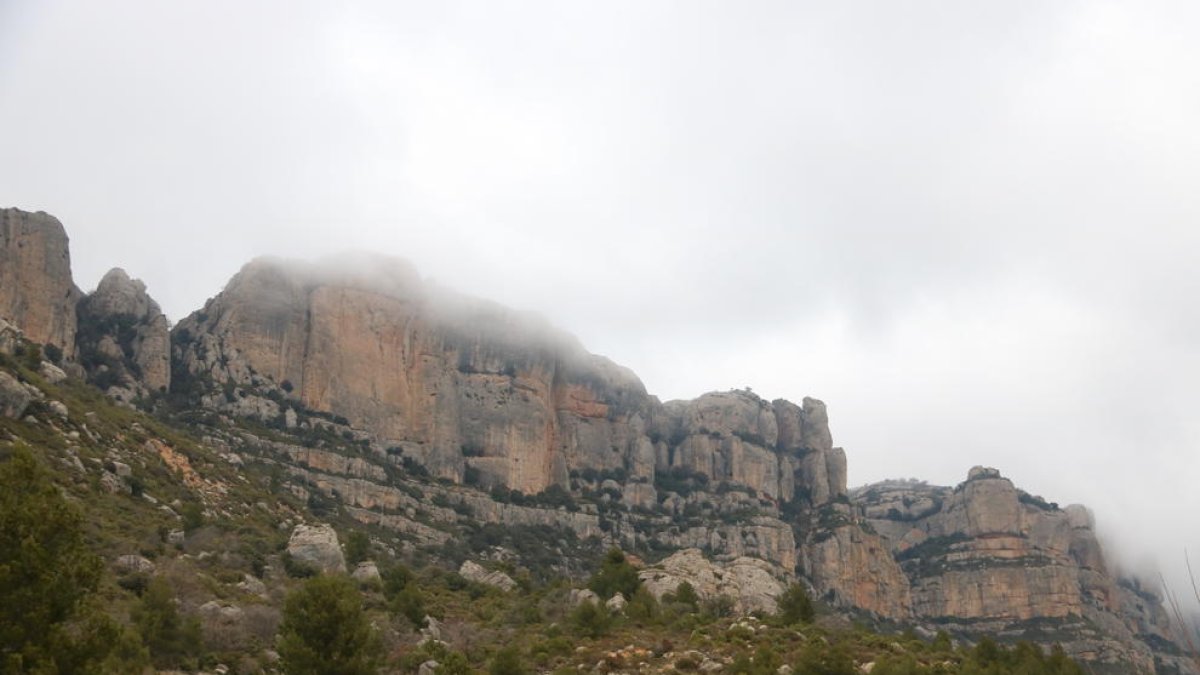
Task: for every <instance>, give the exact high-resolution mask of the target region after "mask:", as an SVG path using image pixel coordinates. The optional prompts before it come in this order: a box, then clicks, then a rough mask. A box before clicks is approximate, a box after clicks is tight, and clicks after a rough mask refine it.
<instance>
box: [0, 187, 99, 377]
mask: <svg viewBox="0 0 1200 675" xmlns="http://www.w3.org/2000/svg"><path fill="white" fill-rule="evenodd" d="M80 297H82V293H80V292H79V289H78V288H76V287H75V282H74V281H73V280H72V278H71V254H70V251H69V250H68V245H67V232H66V230H64V229H63V226H62V223H60V222H58V219H57V218H55V217H54V216H51V215H49V214H47V213H43V212H41V211H38V212H37V213H30V212H28V211H22V210H20V209H0V319H5V320H7V321H9V322H11V323H13V324H15V325H16V326H17V327H18V328H20V329H21V331H22V332H23V333H24V334H25V338H26V339H28V340H29V341H31V342H34V343H37V344H50V345H54V346H55V347H57V348H58V349H61V350H62V353H63V356H64V357H65V358H67V359H71V358H73V357H74V354H75V326H76V320H75V305H76V304H77V303H78V302H79V299H80Z"/></svg>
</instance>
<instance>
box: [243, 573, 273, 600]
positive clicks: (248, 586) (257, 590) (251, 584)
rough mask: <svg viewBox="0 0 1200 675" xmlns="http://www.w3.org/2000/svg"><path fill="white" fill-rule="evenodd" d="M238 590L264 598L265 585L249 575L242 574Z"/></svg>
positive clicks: (265, 592)
mask: <svg viewBox="0 0 1200 675" xmlns="http://www.w3.org/2000/svg"><path fill="white" fill-rule="evenodd" d="M237 586H238V588H240V589H242V590H243V591H245V592H247V593H250V594H252V595H257V596H260V597H266V595H267V585H266V584H264V583H263V582H262V580H261V579H259V578H258V577H255V576H253V575H250V574H243V575H242V580H241V581H239V582H238V585H237Z"/></svg>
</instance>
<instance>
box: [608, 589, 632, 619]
mask: <svg viewBox="0 0 1200 675" xmlns="http://www.w3.org/2000/svg"><path fill="white" fill-rule="evenodd" d="M628 604H629V602H628V601H627V600H625V596H624V595H621V594H620V593H617V594H616V595H614V596H612V597H611V598H609V599H608V602H606V603H604V606H605V607H607V608H608V611H610V612H613V613H615V614H621V613H623V612H624V611H625V605H628Z"/></svg>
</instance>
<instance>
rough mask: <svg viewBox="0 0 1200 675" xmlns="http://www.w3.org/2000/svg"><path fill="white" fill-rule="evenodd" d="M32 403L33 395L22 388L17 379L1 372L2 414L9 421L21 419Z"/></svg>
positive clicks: (0, 403)
mask: <svg viewBox="0 0 1200 675" xmlns="http://www.w3.org/2000/svg"><path fill="white" fill-rule="evenodd" d="M32 402H33V394H31V393H29V390H28V389H26V388H25V387H23V386H21V383H20V382H18V381H17V378H15V377H13V376H12V375H9V374H8V373H5V372H0V414H2V415H4V416H5V417H7V418H9V419H20V418H21V416H22V415H24V414H25V409H26V408H28V407H29V404H30V403H32Z"/></svg>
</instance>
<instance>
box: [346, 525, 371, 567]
mask: <svg viewBox="0 0 1200 675" xmlns="http://www.w3.org/2000/svg"><path fill="white" fill-rule="evenodd" d="M370 556H371V538H370V537H368V536H367V533H366V532H363V531H362V530H354V531H353V532H351V533H350V534H349V536H347V537H346V562H347V563H349V564H350V565H352V566H353V565H357V564H358V563H360V562H362V561H364V560H366V559H367V558H369V557H370Z"/></svg>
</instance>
